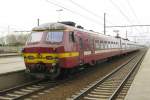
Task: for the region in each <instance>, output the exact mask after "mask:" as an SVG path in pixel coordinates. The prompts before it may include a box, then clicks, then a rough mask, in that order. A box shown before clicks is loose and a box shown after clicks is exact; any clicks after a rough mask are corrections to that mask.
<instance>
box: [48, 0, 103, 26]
mask: <svg viewBox="0 0 150 100" xmlns="http://www.w3.org/2000/svg"><path fill="white" fill-rule="evenodd" d="M46 2H48V3H50V4H52V5H55V6H57V7H60V8H62V9H65V10H67V11H69V12H71V13H73V14H77V15H79V16H81V17H83V18H85V19H87V20H90V21H92V22H94V23H96V24H98V25H100V24H101V25H103V23H101V22H99V21H98V20H95V19H92V18H90V17H87V16H85V15H82V14H80V13H78V12H76V11H74V10H71V9H69V8H66V7H64V6H62V5H60V3H56V2H52V0H51V1H50V0H46Z"/></svg>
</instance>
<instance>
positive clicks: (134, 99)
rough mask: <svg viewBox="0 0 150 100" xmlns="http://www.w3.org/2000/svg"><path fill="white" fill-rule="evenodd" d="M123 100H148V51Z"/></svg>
mask: <svg viewBox="0 0 150 100" xmlns="http://www.w3.org/2000/svg"><path fill="white" fill-rule="evenodd" d="M125 100H150V49H148V51H147V53H146V55H145V58H144V59H143V62H142V64H141V66H140V68H139V71H138V73H137V74H136V76H135V79H134V80H133V82H132V84H131V87H130V89H129V91H128V93H127V95H126V97H125Z"/></svg>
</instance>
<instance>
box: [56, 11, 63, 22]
mask: <svg viewBox="0 0 150 100" xmlns="http://www.w3.org/2000/svg"><path fill="white" fill-rule="evenodd" d="M56 11H57V12H58V20H57V22H59V21H60V12H61V11H63V9H58V10H56Z"/></svg>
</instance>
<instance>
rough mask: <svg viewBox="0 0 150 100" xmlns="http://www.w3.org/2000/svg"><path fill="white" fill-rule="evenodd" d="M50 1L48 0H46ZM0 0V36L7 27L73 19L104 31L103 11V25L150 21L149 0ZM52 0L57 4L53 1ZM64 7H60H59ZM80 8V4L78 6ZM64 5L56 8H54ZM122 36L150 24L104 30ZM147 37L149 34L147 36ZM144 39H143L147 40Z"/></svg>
mask: <svg viewBox="0 0 150 100" xmlns="http://www.w3.org/2000/svg"><path fill="white" fill-rule="evenodd" d="M48 1H49V2H48ZM48 1H47V0H0V12H1V13H0V36H4V35H6V34H8V29H9V31H10V32H11V31H22V30H31V29H32V28H33V27H34V26H36V25H37V18H39V19H40V24H42V23H47V22H57V21H74V22H76V23H77V24H80V25H82V26H83V27H85V29H88V30H95V31H98V32H100V33H103V15H104V12H105V13H106V19H107V21H106V25H107V26H109V25H133V24H150V13H149V9H150V6H149V4H150V1H149V0H48ZM51 2H53V3H55V4H57V6H56V5H54V4H52V3H51ZM58 6H61V7H64V8H61V7H58ZM79 6H80V7H82V8H80V7H79ZM59 9H63V11H60V12H58V11H57V10H59ZM113 30H119V33H120V34H121V36H123V37H125V32H126V30H127V32H128V35H132V36H133V35H137V36H139V35H140V36H141V37H143V36H145V35H146V36H148V35H149V34H148V33H149V27H137V28H111V29H107V34H110V35H115V33H114V32H113ZM146 39H148V37H146ZM146 39H145V40H146Z"/></svg>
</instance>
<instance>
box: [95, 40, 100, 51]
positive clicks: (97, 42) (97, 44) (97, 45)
mask: <svg viewBox="0 0 150 100" xmlns="http://www.w3.org/2000/svg"><path fill="white" fill-rule="evenodd" d="M95 47H96V50H97V49H99V41H98V40H95Z"/></svg>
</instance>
